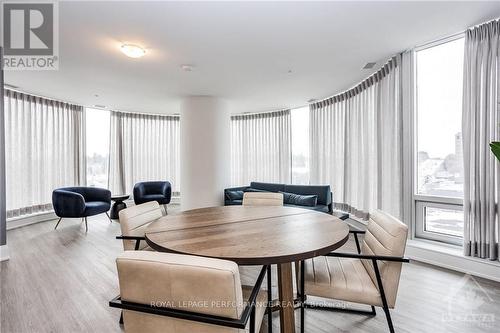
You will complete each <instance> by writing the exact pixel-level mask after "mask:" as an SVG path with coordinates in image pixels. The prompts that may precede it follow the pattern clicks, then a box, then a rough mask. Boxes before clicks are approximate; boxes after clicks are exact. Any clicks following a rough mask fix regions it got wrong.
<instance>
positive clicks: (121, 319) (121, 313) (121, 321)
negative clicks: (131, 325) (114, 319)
mask: <svg viewBox="0 0 500 333" xmlns="http://www.w3.org/2000/svg"><path fill="white" fill-rule="evenodd" d="M119 323H120V325H123V310H122V312H120V321H119Z"/></svg>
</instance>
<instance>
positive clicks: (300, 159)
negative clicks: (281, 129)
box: [291, 106, 309, 185]
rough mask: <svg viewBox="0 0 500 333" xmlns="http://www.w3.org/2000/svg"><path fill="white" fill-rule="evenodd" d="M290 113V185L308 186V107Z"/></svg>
mask: <svg viewBox="0 0 500 333" xmlns="http://www.w3.org/2000/svg"><path fill="white" fill-rule="evenodd" d="M291 113H292V184H297V185H307V184H309V106H305V107H302V108H298V109H293V110H292V111H291Z"/></svg>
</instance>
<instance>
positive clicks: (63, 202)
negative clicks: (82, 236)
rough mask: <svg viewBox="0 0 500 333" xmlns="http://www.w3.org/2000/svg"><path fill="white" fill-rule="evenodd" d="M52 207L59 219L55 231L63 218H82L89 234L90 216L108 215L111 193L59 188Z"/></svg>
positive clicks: (82, 188) (96, 190)
mask: <svg viewBox="0 0 500 333" xmlns="http://www.w3.org/2000/svg"><path fill="white" fill-rule="evenodd" d="M52 205H53V206H54V212H55V213H56V215H57V216H58V217H59V220H58V221H57V224H56V226H55V228H54V230H55V229H57V226H58V225H59V223H60V222H61V220H62V219H63V218H82V219H84V220H85V232H87V231H88V225H87V217H88V216H93V215H98V214H102V213H106V215H108V211H109V209H110V207H111V192H110V191H109V190H106V189H104V188H98V187H63V188H58V189H56V190H54V191H53V192H52ZM108 218H109V215H108ZM110 221H111V219H110Z"/></svg>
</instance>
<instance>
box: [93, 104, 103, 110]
mask: <svg viewBox="0 0 500 333" xmlns="http://www.w3.org/2000/svg"><path fill="white" fill-rule="evenodd" d="M92 106H93V107H95V108H97V109H105V108H106V105H99V104H94V105H92Z"/></svg>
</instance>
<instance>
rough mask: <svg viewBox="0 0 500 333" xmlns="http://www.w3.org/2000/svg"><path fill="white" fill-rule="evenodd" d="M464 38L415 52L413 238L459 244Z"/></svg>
mask: <svg viewBox="0 0 500 333" xmlns="http://www.w3.org/2000/svg"><path fill="white" fill-rule="evenodd" d="M463 54H464V39H463V38H458V39H455V40H451V41H447V42H445V43H441V44H438V45H432V46H428V47H425V48H421V49H419V50H417V51H416V164H417V165H416V168H415V170H416V177H415V178H416V188H415V202H416V236H417V237H425V238H431V239H436V240H441V241H446V242H455V243H459V242H460V238H461V237H462V233H463V214H462V198H463V155H462V133H461V128H462V125H461V122H462V88H463V87H462V85H463V78H462V76H463Z"/></svg>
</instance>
